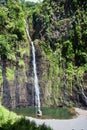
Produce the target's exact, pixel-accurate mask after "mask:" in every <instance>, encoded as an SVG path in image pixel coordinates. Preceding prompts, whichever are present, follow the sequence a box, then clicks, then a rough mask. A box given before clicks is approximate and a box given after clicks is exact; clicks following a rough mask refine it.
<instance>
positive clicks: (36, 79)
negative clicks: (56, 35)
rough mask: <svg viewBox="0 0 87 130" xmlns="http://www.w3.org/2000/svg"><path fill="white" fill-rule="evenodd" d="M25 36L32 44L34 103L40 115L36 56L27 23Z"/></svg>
mask: <svg viewBox="0 0 87 130" xmlns="http://www.w3.org/2000/svg"><path fill="white" fill-rule="evenodd" d="M25 23H26V21H25ZM26 32H27V36H28V38H29V40H30V42H31V46H32V56H33V72H34V87H35V103H36V112H37V115H38V116H41V115H42V112H41V104H40V91H39V84H38V77H37V69H36V58H35V47H34V44H33V41H32V40H31V37H30V35H29V31H28V25H27V26H26Z"/></svg>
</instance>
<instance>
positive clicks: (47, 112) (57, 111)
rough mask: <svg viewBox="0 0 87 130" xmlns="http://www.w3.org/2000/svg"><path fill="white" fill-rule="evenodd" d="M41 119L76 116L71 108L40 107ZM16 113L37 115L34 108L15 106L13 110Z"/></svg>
mask: <svg viewBox="0 0 87 130" xmlns="http://www.w3.org/2000/svg"><path fill="white" fill-rule="evenodd" d="M41 111H42V117H39V118H41V119H72V118H73V117H75V116H76V112H75V110H74V109H73V108H66V107H62V108H60V107H59V108H41ZM14 112H16V113H17V114H18V115H23V116H31V117H36V118H38V117H37V115H36V108H34V107H30V108H17V109H15V110H14Z"/></svg>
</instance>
